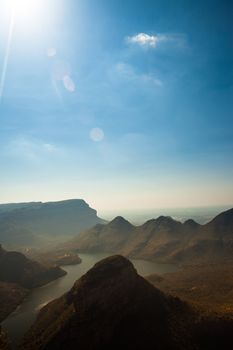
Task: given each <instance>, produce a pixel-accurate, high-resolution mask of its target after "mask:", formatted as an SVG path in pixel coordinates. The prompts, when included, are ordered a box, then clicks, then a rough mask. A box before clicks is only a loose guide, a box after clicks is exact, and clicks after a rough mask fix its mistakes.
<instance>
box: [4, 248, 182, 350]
mask: <svg viewBox="0 0 233 350" xmlns="http://www.w3.org/2000/svg"><path fill="white" fill-rule="evenodd" d="M79 255H80V257H81V259H82V263H81V264H78V265H72V266H65V267H63V269H64V270H66V271H67V275H65V276H63V277H61V278H59V279H57V280H56V281H53V282H51V283H49V284H47V285H45V286H43V287H40V288H36V289H34V290H32V291H31V293H30V294H29V295H28V297H27V298H26V299H25V300H24V302H23V303H22V304H21V305H20V306H19V307H18V308H17V309H16V310H15V311H14V312H13V313H12V314H11V315H10V316H8V318H7V319H6V320H5V321H4V322H3V323H2V327H3V329H5V330H6V331H7V332H8V334H9V337H10V340H11V343H12V348H13V349H16V348H17V344H19V343H20V341H21V339H22V337H23V336H24V334H25V333H26V331H27V330H28V329H29V328H30V326H31V325H32V323H33V322H34V321H35V319H36V317H37V314H38V312H39V310H40V309H41V308H42V307H43V306H45V305H46V304H47V303H49V302H50V301H51V300H53V299H56V298H58V297H60V296H61V295H63V294H64V293H66V292H67V291H68V290H69V289H70V288H71V287H72V286H73V284H74V282H75V281H76V280H77V279H78V278H80V277H81V276H82V275H83V274H84V273H86V272H87V271H88V270H89V269H90V268H91V267H92V266H93V265H94V264H95V263H96V262H98V261H100V260H101V259H103V258H105V257H107V256H109V254H79ZM131 261H132V263H133V264H134V266H135V268H136V269H137V271H138V273H139V274H140V275H142V276H147V275H150V274H152V273H158V274H163V273H166V272H174V271H177V269H178V268H177V266H174V265H171V264H158V263H154V262H149V261H144V260H134V259H132V260H131Z"/></svg>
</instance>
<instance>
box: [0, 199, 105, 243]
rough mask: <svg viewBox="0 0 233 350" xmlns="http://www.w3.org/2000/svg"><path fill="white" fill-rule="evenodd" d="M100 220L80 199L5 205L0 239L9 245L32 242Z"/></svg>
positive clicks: (74, 231)
mask: <svg viewBox="0 0 233 350" xmlns="http://www.w3.org/2000/svg"><path fill="white" fill-rule="evenodd" d="M103 222H104V221H103V220H102V219H100V218H99V217H98V216H97V212H96V210H94V209H92V208H90V207H89V205H88V204H87V203H86V202H85V201H84V200H81V199H73V200H66V201H60V202H47V203H41V202H37V203H28V204H27V205H26V204H25V203H22V206H20V204H18V205H16V204H15V205H12V206H11V205H8V206H7V207H5V206H4V207H3V209H2V210H1V205H0V241H1V242H2V243H3V244H5V245H6V244H7V245H9V246H11V247H17V246H20V245H21V246H23V245H28V246H36V245H39V244H40V243H43V242H44V239H45V238H47V239H52V238H54V237H55V238H56V239H58V238H60V239H61V238H62V237H63V236H65V237H70V236H72V235H75V234H78V233H79V232H80V231H82V230H84V229H88V228H90V227H92V226H94V225H95V224H97V223H103Z"/></svg>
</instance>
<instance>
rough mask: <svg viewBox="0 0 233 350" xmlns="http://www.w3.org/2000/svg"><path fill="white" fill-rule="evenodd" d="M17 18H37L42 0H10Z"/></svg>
mask: <svg viewBox="0 0 233 350" xmlns="http://www.w3.org/2000/svg"><path fill="white" fill-rule="evenodd" d="M8 1H9V7H10V10H11V11H12V13H13V15H14V17H15V18H16V19H21V20H27V19H28V20H35V19H36V18H37V17H38V15H39V14H40V12H41V9H42V3H43V1H42V0H8Z"/></svg>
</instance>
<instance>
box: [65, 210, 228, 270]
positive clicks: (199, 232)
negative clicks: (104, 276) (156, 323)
mask: <svg viewBox="0 0 233 350" xmlns="http://www.w3.org/2000/svg"><path fill="white" fill-rule="evenodd" d="M64 246H65V247H66V248H69V249H73V250H77V251H79V252H107V253H114V254H115V253H119V254H123V255H124V256H129V257H133V258H141V259H147V260H155V261H161V262H175V263H183V264H185V263H188V264H190V263H200V262H210V261H216V260H218V261H219V260H221V261H228V260H231V261H232V260H233V209H230V210H228V211H226V212H223V213H221V214H220V215H218V216H217V217H216V218H214V219H213V220H212V221H211V222H210V223H207V224H205V225H199V224H198V223H196V222H195V221H193V220H187V221H186V222H184V223H181V222H179V221H176V220H174V219H172V218H171V217H164V216H160V217H159V218H157V219H152V220H149V221H147V222H146V223H145V224H143V225H141V226H133V225H132V224H130V223H129V222H128V221H127V220H125V219H124V218H122V217H117V218H115V219H114V220H113V221H111V222H110V223H108V224H104V225H103V224H99V225H96V226H94V227H93V228H91V229H89V230H87V231H85V232H82V233H81V234H80V235H79V236H78V237H76V238H75V239H73V240H71V241H70V242H68V243H66V244H65V245H64Z"/></svg>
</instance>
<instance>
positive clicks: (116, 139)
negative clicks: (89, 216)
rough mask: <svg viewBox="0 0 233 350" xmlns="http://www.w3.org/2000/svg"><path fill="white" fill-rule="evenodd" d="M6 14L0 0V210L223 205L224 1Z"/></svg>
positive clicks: (230, 39) (231, 185) (228, 92)
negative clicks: (74, 204)
mask: <svg viewBox="0 0 233 350" xmlns="http://www.w3.org/2000/svg"><path fill="white" fill-rule="evenodd" d="M12 1H13V0H12ZM18 3H20V4H21V9H20V10H19V9H17V8H15V11H14V19H13V18H11V9H10V6H9V0H0V81H1V84H0V202H11V201H29V200H57V199H65V198H84V199H85V200H86V201H88V202H89V203H90V204H91V205H92V206H93V207H95V208H96V209H98V210H101V211H102V210H108V209H116V210H117V209H129V208H131V209H139V208H144V209H145V208H153V207H155V208H159V207H182V206H189V207H190V206H202V205H216V204H232V203H233V180H232V179H233V102H232V101H233V89H232V83H233V66H232V62H233V24H232V23H233V18H232V17H233V15H232V13H233V6H232V4H233V2H232V1H224V0H218V1H215V0H211V1H208V0H205V1H203V0H195V1H187V0H183V1H181V0H176V1H168V0H152V1H149V0H141V1H139V0H74V1H72V0H40V1H39V0H37V1H36V0H35V1H34V2H32V1H25V0H22V1H18ZM30 3H31V4H30ZM32 3H34V4H35V5H34V6H36V7H35V8H33V7H32Z"/></svg>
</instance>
